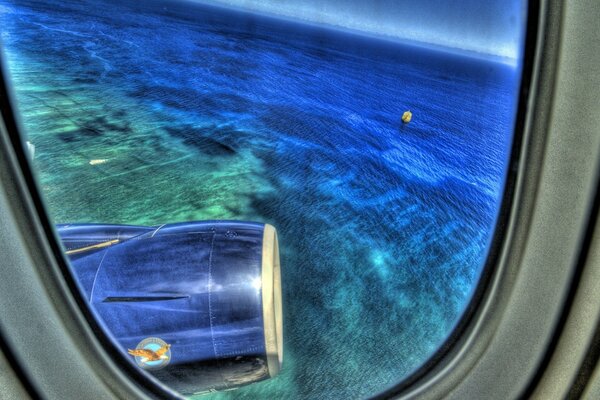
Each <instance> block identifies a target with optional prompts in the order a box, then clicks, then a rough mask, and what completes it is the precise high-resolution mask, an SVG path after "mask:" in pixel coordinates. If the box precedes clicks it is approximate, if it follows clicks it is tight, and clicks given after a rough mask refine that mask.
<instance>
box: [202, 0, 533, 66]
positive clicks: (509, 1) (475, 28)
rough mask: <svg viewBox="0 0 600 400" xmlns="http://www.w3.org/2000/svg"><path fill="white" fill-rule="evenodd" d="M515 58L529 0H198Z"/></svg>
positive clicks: (385, 35)
mask: <svg viewBox="0 0 600 400" xmlns="http://www.w3.org/2000/svg"><path fill="white" fill-rule="evenodd" d="M196 1H199V2H201V3H208V4H216V5H223V6H228V7H234V8H241V9H246V10H251V11H254V12H258V13H263V14H271V15H275V16H281V17H286V18H292V19H297V20H302V21H306V22H311V23H317V24H324V25H330V26H334V27H338V28H344V29H351V30H355V31H360V32H364V33H368V34H370V35H377V36H384V37H387V38H390V39H397V40H400V41H402V40H410V41H417V42H424V43H429V44H433V45H438V46H444V47H451V48H456V49H461V50H467V51H474V52H478V53H484V54H490V55H493V56H498V57H505V58H512V59H516V58H518V55H519V42H520V40H521V30H522V29H521V24H522V21H523V19H524V13H525V11H524V9H525V6H524V4H523V1H524V0H196Z"/></svg>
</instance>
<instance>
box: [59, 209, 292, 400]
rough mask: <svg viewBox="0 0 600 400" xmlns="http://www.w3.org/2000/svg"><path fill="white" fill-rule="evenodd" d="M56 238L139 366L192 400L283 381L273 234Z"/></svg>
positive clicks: (113, 231) (70, 231)
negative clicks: (274, 379)
mask: <svg viewBox="0 0 600 400" xmlns="http://www.w3.org/2000/svg"><path fill="white" fill-rule="evenodd" d="M57 229H58V233H59V234H60V236H61V238H62V240H63V244H64V247H65V249H66V253H67V255H68V256H69V258H70V260H71V265H72V269H73V272H74V274H75V276H76V277H77V278H78V281H79V284H80V286H81V287H82V289H83V292H84V294H85V296H86V297H87V298H88V300H89V302H90V304H91V306H92V307H91V308H92V310H93V312H94V313H96V314H97V316H98V317H99V321H100V322H101V324H103V325H104V326H105V327H106V329H107V330H108V331H109V332H110V333H111V334H112V336H113V337H114V338H115V339H116V341H117V342H118V343H119V345H120V346H121V347H122V348H123V349H124V350H125V351H128V352H129V354H131V355H130V356H129V357H131V358H132V360H135V361H136V363H137V365H139V366H140V367H141V368H143V369H145V370H147V371H149V372H150V373H152V374H153V375H154V376H156V377H157V378H158V379H160V380H161V381H162V382H164V383H165V384H167V385H169V386H170V387H172V388H174V389H176V390H178V391H180V392H181V393H184V394H192V393H197V392H202V391H210V390H223V389H230V388H233V387H237V386H240V385H245V384H248V383H251V382H255V381H260V380H263V379H266V378H269V377H273V376H275V375H277V373H278V372H279V369H280V367H281V362H282V357H283V343H282V303H281V273H280V265H279V250H278V244H277V233H276V231H275V228H273V227H272V226H271V225H265V224H259V223H248V222H230V221H203V222H190V223H179V224H167V225H162V226H160V227H145V226H125V225H93V224H91V225H88V224H76V225H59V226H57ZM148 350H150V352H149V351H148ZM156 357H159V358H158V359H156Z"/></svg>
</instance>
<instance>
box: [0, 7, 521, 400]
mask: <svg viewBox="0 0 600 400" xmlns="http://www.w3.org/2000/svg"><path fill="white" fill-rule="evenodd" d="M41 3H42V2H39V1H25V0H24V1H20V0H19V1H6V0H0V26H1V27H2V28H0V29H1V31H2V40H3V42H4V46H5V55H6V60H7V64H8V66H9V69H10V73H11V76H12V79H13V82H14V91H15V93H16V97H17V101H18V106H19V109H20V111H21V115H22V122H23V125H24V130H25V132H26V133H27V134H28V136H29V140H31V141H32V142H33V143H34V144H35V146H36V153H35V154H36V157H35V166H36V167H37V170H38V177H39V182H40V186H41V187H42V190H43V192H44V195H45V198H46V205H47V207H48V210H49V211H50V214H51V216H52V217H53V219H54V221H55V222H56V223H67V222H102V223H126V224H141V225H154V224H161V223H165V222H177V221H186V220H204V219H237V220H251V221H262V222H269V223H271V224H273V225H274V226H275V227H276V228H277V229H278V231H279V236H280V244H281V257H282V268H283V290H284V317H285V322H284V329H285V350H284V352H285V356H284V357H285V359H284V368H283V371H282V373H281V375H280V376H279V377H277V378H275V379H272V380H270V381H266V382H261V383H258V384H254V385H251V386H248V387H245V388H242V389H239V390H237V391H236V392H233V394H234V395H235V396H233V395H232V393H225V394H220V395H216V396H217V397H223V398H225V397H227V398H229V397H235V398H247V399H255V398H262V397H264V398H267V397H269V398H310V399H317V398H322V399H339V398H348V397H351V398H357V397H365V396H368V395H370V394H373V393H375V392H378V391H380V390H382V389H384V388H386V387H388V386H389V385H392V384H394V383H396V382H398V381H399V380H401V379H402V378H403V377H405V376H407V375H408V374H410V373H411V372H412V371H414V370H415V369H416V368H417V367H419V366H420V365H421V364H422V363H423V362H425V361H426V360H427V359H428V358H429V357H430V356H431V355H432V354H433V353H434V352H435V351H436V349H438V347H439V346H440V345H441V344H442V343H443V341H444V340H445V339H446V338H447V337H448V335H449V333H450V332H451V330H452V328H453V327H454V326H455V324H456V323H457V321H458V319H459V318H460V316H461V314H462V312H463V311H464V309H465V307H466V305H467V303H468V301H469V299H470V297H471V295H472V292H473V289H474V287H475V285H476V284H477V281H478V278H479V276H480V274H481V269H482V265H483V262H484V260H485V257H486V254H487V248H488V244H489V241H490V238H491V234H492V232H493V226H494V222H495V219H496V215H497V211H498V207H499V199H500V196H501V193H502V191H503V183H504V177H505V169H506V163H507V159H508V151H509V147H510V142H511V135H512V133H511V130H512V122H513V108H514V97H515V90H516V82H517V72H516V71H517V70H516V69H515V68H514V67H510V66H507V65H503V64H499V63H493V62H489V61H485V60H481V59H477V58H468V57H464V56H458V55H455V54H451V53H444V52H440V51H438V52H436V51H433V50H426V49H422V48H418V47H415V46H412V47H411V46H407V45H400V44H394V43H389V42H383V41H377V40H375V39H369V38H364V37H358V36H352V35H350V34H347V33H341V32H334V31H330V30H325V29H320V28H316V27H307V26H302V25H295V24H291V23H289V22H282V21H276V20H271V19H267V18H263V17H257V16H250V15H246V16H243V15H241V14H236V13H232V12H230V11H223V10H220V11H219V10H217V9H214V8H208V7H203V6H192V5H190V4H187V3H185V4H183V3H182V4H181V5H177V4H169V7H168V8H165V6H164V5H163V4H162V3H160V2H155V3H144V4H145V5H144V6H141V5H136V4H135V3H128V2H100V1H94V0H88V1H83V2H76V1H61V2H58V1H48V2H44V3H45V4H41ZM407 109H410V110H411V111H412V112H413V121H412V122H411V123H410V124H408V125H403V124H402V123H401V121H400V117H401V115H402V113H403V112H404V111H405V110H407ZM92 160H103V161H101V162H92V163H90V161H92ZM92 164H93V165H92Z"/></svg>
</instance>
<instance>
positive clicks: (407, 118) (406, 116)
mask: <svg viewBox="0 0 600 400" xmlns="http://www.w3.org/2000/svg"><path fill="white" fill-rule="evenodd" d="M411 119H412V113H411V112H410V111H404V114H402V122H404V123H405V124H408V123H409V122H410V120H411Z"/></svg>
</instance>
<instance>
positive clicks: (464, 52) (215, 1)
mask: <svg viewBox="0 0 600 400" xmlns="http://www.w3.org/2000/svg"><path fill="white" fill-rule="evenodd" d="M183 1H187V2H191V3H195V4H200V5H205V6H209V7H214V8H221V9H225V10H230V11H237V12H242V13H248V14H253V15H257V16H261V17H267V18H271V19H276V20H280V21H288V22H292V23H296V24H299V25H308V26H312V27H318V28H322V29H326V30H333V31H339V32H344V33H347V34H351V35H356V36H361V37H364V38H369V39H376V40H381V41H384V42H388V43H396V44H401V45H407V46H416V47H421V48H425V49H428V50H433V51H441V52H446V53H452V54H454V55H461V56H464V57H470V58H476V59H480V60H486V61H491V62H496V63H501V64H505V65H509V66H512V67H516V66H517V65H518V61H519V57H518V56H516V57H511V56H506V55H501V54H496V53H490V52H485V51H479V50H474V49H466V48H461V47H455V46H449V45H444V44H440V43H436V42H427V41H422V40H416V39H410V38H407V37H399V36H392V35H386V34H382V33H375V32H371V31H365V30H361V29H354V28H349V27H345V26H340V25H334V24H330V23H326V22H315V21H312V20H308V19H305V18H295V17H292V16H288V15H283V14H278V13H274V12H268V11H261V10H255V9H250V8H245V7H242V6H236V5H232V4H228V3H223V2H221V1H219V0H183Z"/></svg>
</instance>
